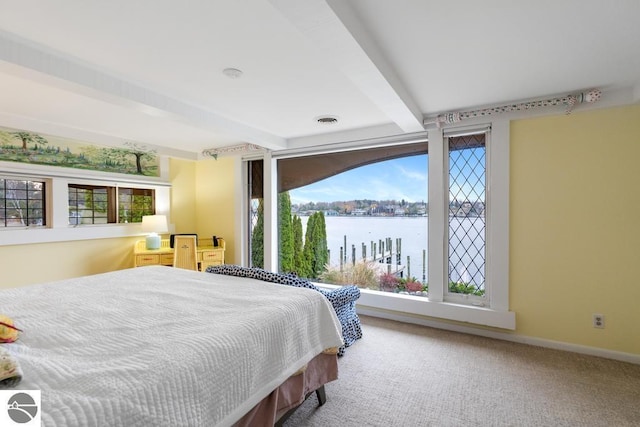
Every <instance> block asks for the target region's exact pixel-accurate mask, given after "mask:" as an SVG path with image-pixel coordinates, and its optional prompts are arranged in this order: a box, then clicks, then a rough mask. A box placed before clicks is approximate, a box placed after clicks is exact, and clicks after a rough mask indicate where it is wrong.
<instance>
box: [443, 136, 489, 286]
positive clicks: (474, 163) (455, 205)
mask: <svg viewBox="0 0 640 427" xmlns="http://www.w3.org/2000/svg"><path fill="white" fill-rule="evenodd" d="M485 137H486V133H484V132H482V133H478V134H471V135H464V136H457V137H450V138H447V141H448V144H447V145H448V147H449V153H448V154H449V156H448V157H449V162H448V169H449V174H448V175H449V215H448V217H449V218H448V247H449V250H448V264H449V268H448V283H449V286H448V290H447V291H448V293H449V294H466V295H472V296H474V297H481V298H483V297H484V295H485V259H486V220H485V210H486V209H485V206H486V197H485V196H486V174H485V172H486V146H485V139H486V138H485Z"/></svg>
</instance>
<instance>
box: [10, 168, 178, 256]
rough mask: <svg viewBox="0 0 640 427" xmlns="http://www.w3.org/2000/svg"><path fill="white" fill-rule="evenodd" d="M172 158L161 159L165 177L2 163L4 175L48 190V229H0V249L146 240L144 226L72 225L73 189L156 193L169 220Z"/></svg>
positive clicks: (160, 210) (157, 207)
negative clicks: (53, 244) (118, 240)
mask: <svg viewBox="0 0 640 427" xmlns="http://www.w3.org/2000/svg"><path fill="white" fill-rule="evenodd" d="M168 165H169V162H168V158H167V157H163V158H161V162H160V170H161V173H162V172H164V174H163V175H161V177H145V176H137V175H128V174H117V173H107V172H101V171H89V170H81V169H77V170H76V169H71V168H63V167H58V166H46V165H31V164H22V163H17V162H15V163H14V162H0V175H2V176H7V177H11V178H12V179H22V180H37V181H43V182H45V187H46V205H45V208H46V217H47V222H46V224H47V225H46V226H38V227H10V228H3V229H0V246H9V245H19V244H37V243H49V242H63V241H74V240H91V239H106V238H119V237H132V236H143V235H144V233H143V232H142V228H141V224H140V223H107V224H82V225H73V224H69V187H68V186H69V185H70V184H72V185H87V186H99V187H124V188H140V189H152V190H154V191H155V210H156V213H157V214H162V215H167V217H168V216H169V209H170V192H171V183H170V182H169V180H168Z"/></svg>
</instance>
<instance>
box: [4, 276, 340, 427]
mask: <svg viewBox="0 0 640 427" xmlns="http://www.w3.org/2000/svg"><path fill="white" fill-rule="evenodd" d="M0 313H3V314H6V315H9V316H11V317H12V318H13V319H14V320H15V321H16V324H17V326H19V327H20V328H21V329H22V330H23V331H24V332H23V333H22V335H21V337H20V339H19V340H18V341H17V342H16V343H13V344H5V345H4V346H5V348H6V349H7V350H9V351H10V352H11V353H12V354H13V355H14V356H15V358H16V359H17V360H18V363H19V364H20V366H21V367H22V371H23V374H24V378H23V380H22V382H21V383H20V384H19V385H18V387H17V388H18V389H24V390H27V389H40V390H42V420H43V425H44V426H187V425H188V426H215V425H231V424H232V423H233V422H235V421H236V420H238V419H239V418H240V417H241V416H242V415H243V414H244V413H246V412H247V411H248V410H249V409H251V408H252V407H253V406H254V405H255V404H256V403H257V402H259V401H260V400H261V399H262V398H263V397H265V396H266V395H267V394H269V392H270V391H271V390H273V389H274V388H275V387H277V386H278V385H279V384H280V383H282V382H283V381H284V380H285V379H286V378H288V377H289V376H290V375H291V374H293V373H294V372H295V371H296V370H298V369H299V368H300V367H302V366H303V365H304V364H305V363H306V362H308V361H309V360H310V359H312V358H313V357H314V356H315V355H316V354H318V353H320V352H321V351H322V350H324V349H326V348H329V347H337V346H340V345H341V344H342V340H341V332H340V330H341V329H340V324H339V322H338V319H337V318H336V315H335V312H334V310H333V309H332V307H331V305H330V304H329V303H328V302H327V300H326V299H325V298H324V297H323V296H322V295H321V294H320V293H319V292H315V291H313V290H309V289H303V288H295V287H290V286H283V285H276V284H271V283H267V282H262V281H256V280H252V279H243V278H237V277H231V276H222V275H216V274H209V273H199V272H194V271H187V270H181V269H173V268H170V267H142V268H136V269H130V270H123V271H117V272H113V273H106V274H100V275H95V276H88V277H83V278H78V279H71V280H64V281H59V282H55V283H50V284H44V285H34V286H26V287H22V288H14V289H6V290H2V291H0Z"/></svg>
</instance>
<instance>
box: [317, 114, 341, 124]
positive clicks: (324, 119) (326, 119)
mask: <svg viewBox="0 0 640 427" xmlns="http://www.w3.org/2000/svg"><path fill="white" fill-rule="evenodd" d="M316 121H317V122H318V123H320V124H321V125H334V124H336V123H338V118H337V117H336V116H320V117H316Z"/></svg>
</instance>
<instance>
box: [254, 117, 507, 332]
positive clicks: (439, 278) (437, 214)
mask: <svg viewBox="0 0 640 427" xmlns="http://www.w3.org/2000/svg"><path fill="white" fill-rule="evenodd" d="M425 136H426V135H425ZM402 138H403V137H398V138H395V139H393V138H390V139H387V140H377V141H358V142H353V143H345V144H335V145H333V146H331V147H330V148H327V149H324V150H323V149H322V148H319V149H317V150H315V151H314V149H311V148H300V149H290V150H282V151H279V152H273V153H270V154H268V155H265V158H264V181H265V183H266V186H265V193H264V201H263V204H262V206H263V208H264V228H265V229H264V235H265V236H267V237H266V238H265V250H264V259H265V268H266V269H269V270H274V271H275V270H277V269H279V265H278V261H279V258H280V257H279V256H278V255H279V246H280V243H279V242H277V239H278V238H281V236H279V234H280V233H279V231H278V224H279V223H280V220H279V219H278V217H277V216H276V215H277V214H278V204H279V203H278V197H279V195H280V194H282V193H284V192H286V191H290V192H291V193H294V192H295V191H296V190H295V189H296V188H302V187H304V186H306V185H309V184H311V183H314V182H320V181H322V180H324V179H326V178H328V177H333V176H338V175H339V174H341V173H343V172H345V171H349V170H356V169H358V168H362V167H375V166H376V165H377V164H381V163H382V162H386V161H392V160H394V159H397V160H402V159H409V158H412V157H416V158H420V157H421V155H422V154H426V153H427V151H428V155H427V156H426V158H427V160H423V161H422V163H423V165H424V170H423V173H424V175H425V176H427V178H428V179H427V181H428V182H422V184H420V182H421V181H420V180H419V179H418V178H416V179H415V182H414V183H413V184H415V185H416V186H418V187H419V186H420V185H423V186H424V188H425V189H426V188H428V199H427V198H426V197H425V200H424V201H422V200H418V199H416V200H410V199H407V198H404V200H403V198H401V196H396V197H394V199H396V200H395V202H396V203H393V204H383V203H378V202H380V201H381V200H380V199H384V198H385V197H384V196H382V195H380V196H378V197H377V198H376V199H377V200H376V199H370V200H352V201H351V202H350V203H345V204H344V205H342V206H333V207H332V208H331V209H329V210H328V211H327V212H326V213H327V215H341V216H343V217H344V219H345V221H346V220H347V217H349V219H352V218H351V217H355V220H357V218H358V217H360V216H367V215H380V216H383V215H390V216H391V215H393V216H402V215H404V216H412V215H419V214H420V213H423V214H426V215H425V216H426V218H424V223H425V224H428V225H427V230H425V231H424V232H423V231H422V229H421V230H419V231H417V232H415V233H414V234H415V235H418V234H423V236H424V237H423V242H424V244H425V245H426V250H425V251H424V255H423V254H412V255H411V262H410V263H409V262H405V260H406V255H407V250H408V242H406V241H405V240H404V239H403V240H402V241H401V242H397V241H396V240H395V237H396V236H395V235H393V232H394V228H393V227H388V226H385V225H384V224H382V225H380V226H379V227H378V228H377V229H376V232H379V233H383V234H384V235H383V236H372V237H373V238H372V239H371V240H370V241H367V242H362V243H364V244H362V245H361V243H360V241H347V242H344V243H342V241H341V242H340V244H339V246H340V247H339V248H338V249H337V250H334V249H332V251H331V252H330V255H329V256H330V261H331V263H334V264H336V263H337V262H338V261H339V262H340V263H343V264H344V265H347V264H349V263H352V262H353V260H354V259H357V258H360V257H362V258H364V257H365V254H366V256H369V257H370V256H371V255H372V253H373V251H377V253H378V254H379V252H380V249H381V246H382V247H383V248H384V250H387V249H388V248H389V247H390V246H392V247H393V248H394V249H395V248H398V252H400V251H401V257H400V259H398V258H399V257H397V256H395V257H394V256H391V257H386V259H387V260H390V261H387V263H389V264H391V263H394V262H395V263H400V264H405V265H404V269H403V271H404V272H405V273H406V274H407V275H410V276H411V277H415V278H416V279H417V280H418V282H421V283H422V285H423V286H424V287H423V288H422V291H421V292H418V291H419V289H418V288H417V287H418V283H415V282H412V283H411V288H415V289H416V292H403V293H404V294H405V295H397V294H398V293H399V292H389V291H388V290H387V291H386V292H382V291H383V289H379V288H378V289H376V290H372V289H375V286H374V287H367V288H361V289H362V296H361V298H360V300H359V301H358V304H359V310H361V311H362V312H363V313H365V314H366V313H367V312H368V311H369V310H372V311H369V312H370V313H371V314H374V313H381V312H382V313H387V314H389V313H392V314H393V316H396V317H398V318H405V319H410V318H412V316H415V315H421V316H429V317H436V318H442V319H448V320H458V321H463V322H469V323H475V324H482V325H487V326H495V327H500V328H506V329H514V328H515V314H514V313H513V312H510V311H509V286H508V276H509V274H508V264H509V262H508V244H509V234H508V231H509V211H508V206H509V198H508V196H509V121H508V120H496V121H494V122H493V123H492V124H491V126H488V125H477V126H476V127H475V128H471V127H465V128H461V127H458V128H446V129H439V128H438V129H431V130H429V131H428V144H427V143H425V139H426V138H423V139H422V140H420V136H419V135H415V134H414V135H410V136H409V135H408V136H406V139H404V141H406V142H403V141H401V140H402ZM410 138H412V139H413V140H412V141H408V140H409V139H410ZM422 158H423V159H424V157H422ZM385 179H386V181H385V180H384V179H382V180H380V182H379V183H378V184H379V185H382V184H384V183H385V182H391V183H392V182H393V181H395V178H394V177H390V178H385ZM420 179H421V178H420ZM376 185H377V184H374V183H371V182H368V183H367V182H360V181H358V180H351V181H349V182H347V183H344V184H343V185H341V186H340V187H334V188H332V189H331V193H332V194H334V195H337V194H336V193H337V192H345V194H347V193H348V192H349V191H350V190H352V189H353V188H354V187H356V186H369V187H375V186H376ZM269 187H276V188H269ZM336 198H340V199H343V200H345V201H349V199H350V198H349V197H348V196H346V197H345V196H340V197H336ZM291 199H292V200H291V201H292V205H293V214H294V215H295V214H296V213H298V214H300V213H301V212H300V211H296V209H297V208H299V207H300V206H301V204H300V203H299V202H298V200H299V198H294V197H292V198H291ZM309 201H314V200H312V199H310V200H309ZM361 202H362V203H361ZM296 205H299V206H296ZM325 205H326V204H323V203H317V202H316V203H315V207H314V209H322V210H325V208H326V206H325ZM309 206H313V204H311V203H305V206H304V209H305V210H308V211H309V212H311V210H312V209H311V208H309ZM329 211H331V212H329ZM303 215H304V214H303ZM301 216H302V215H301ZM309 218H310V217H309ZM326 218H327V219H330V218H329V217H328V216H327V217H326ZM328 222H329V221H327V223H328ZM303 223H304V219H303ZM421 227H425V226H424V225H423V226H421ZM350 232H351V229H348V233H350ZM294 234H295V233H294ZM329 234H330V232H329V230H328V229H327V237H329ZM345 234H346V233H345ZM334 237H335V236H334ZM338 237H339V238H340V239H342V236H338ZM387 238H390V239H387ZM327 240H329V239H327ZM327 243H328V245H329V246H330V247H331V246H332V244H331V242H327ZM398 243H400V245H399V244H398ZM336 252H339V253H336ZM354 254H355V255H354ZM420 261H422V266H420ZM409 264H410V265H409ZM409 268H410V273H409ZM423 271H424V273H423ZM405 277H406V276H405ZM323 283H326V282H323ZM321 286H323V285H322V284H321ZM324 286H327V285H324ZM378 286H380V285H378ZM426 287H428V294H427V296H426V297H425V290H427V289H425V288H426ZM404 290H410V289H409V286H405V289H404ZM406 294H409V298H407V296H406ZM418 294H420V295H418ZM403 316H405V317H403Z"/></svg>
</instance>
